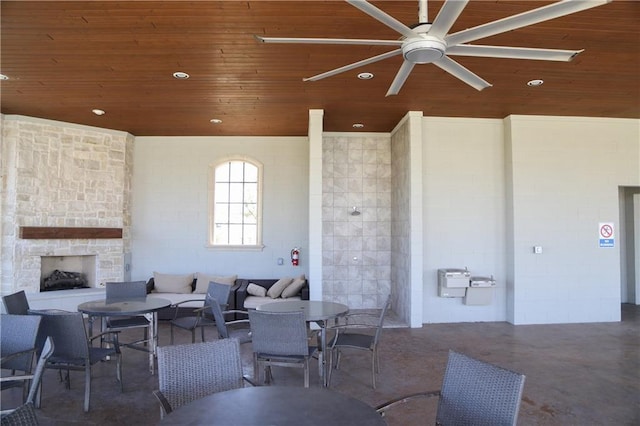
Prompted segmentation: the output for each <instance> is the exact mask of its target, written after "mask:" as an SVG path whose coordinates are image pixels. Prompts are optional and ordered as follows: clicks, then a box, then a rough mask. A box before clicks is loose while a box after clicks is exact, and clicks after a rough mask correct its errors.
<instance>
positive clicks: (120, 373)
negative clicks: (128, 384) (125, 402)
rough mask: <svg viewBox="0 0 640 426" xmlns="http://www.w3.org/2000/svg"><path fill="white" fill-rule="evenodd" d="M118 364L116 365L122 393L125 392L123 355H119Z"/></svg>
mask: <svg viewBox="0 0 640 426" xmlns="http://www.w3.org/2000/svg"><path fill="white" fill-rule="evenodd" d="M116 356H117V357H118V362H117V363H116V379H117V380H118V381H119V382H120V392H124V383H123V380H122V354H117V355H116Z"/></svg>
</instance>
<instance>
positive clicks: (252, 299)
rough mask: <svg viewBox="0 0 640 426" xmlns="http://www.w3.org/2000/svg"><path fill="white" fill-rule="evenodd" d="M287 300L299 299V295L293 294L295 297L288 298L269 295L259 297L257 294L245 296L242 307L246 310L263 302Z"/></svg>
mask: <svg viewBox="0 0 640 426" xmlns="http://www.w3.org/2000/svg"><path fill="white" fill-rule="evenodd" d="M287 300H300V297H298V296H295V297H290V298H288V299H280V298H278V299H272V298H270V297H269V296H266V297H259V296H247V298H246V299H244V309H245V310H248V309H255V308H257V307H258V306H260V305H262V304H264V303H274V302H275V303H278V302H284V301H287Z"/></svg>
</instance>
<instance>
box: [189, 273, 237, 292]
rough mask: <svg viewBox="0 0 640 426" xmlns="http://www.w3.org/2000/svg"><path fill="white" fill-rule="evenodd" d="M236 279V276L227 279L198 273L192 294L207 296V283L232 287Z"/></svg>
mask: <svg viewBox="0 0 640 426" xmlns="http://www.w3.org/2000/svg"><path fill="white" fill-rule="evenodd" d="M236 279H238V276H237V275H229V276H228V277H218V276H215V275H207V274H203V273H202V272H198V279H197V280H196V289H195V290H194V293H199V294H207V289H208V288H209V282H210V281H214V282H217V283H220V284H227V285H234V284H235V283H236Z"/></svg>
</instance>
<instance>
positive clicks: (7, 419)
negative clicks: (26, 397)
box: [0, 402, 40, 426]
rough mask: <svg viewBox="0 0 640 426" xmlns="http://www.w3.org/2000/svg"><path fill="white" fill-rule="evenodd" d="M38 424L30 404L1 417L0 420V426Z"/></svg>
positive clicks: (30, 425)
mask: <svg viewBox="0 0 640 426" xmlns="http://www.w3.org/2000/svg"><path fill="white" fill-rule="evenodd" d="M39 424H40V423H39V422H38V417H37V416H36V410H35V408H34V407H33V404H32V403H30V402H27V403H26V404H23V405H21V406H19V407H18V408H16V409H15V410H13V411H12V412H11V413H9V414H7V415H5V416H2V420H0V425H1V426H38V425H39Z"/></svg>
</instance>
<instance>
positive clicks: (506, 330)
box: [2, 305, 640, 426]
mask: <svg viewBox="0 0 640 426" xmlns="http://www.w3.org/2000/svg"><path fill="white" fill-rule="evenodd" d="M207 336H208V339H215V338H216V334H215V331H214V330H213V329H212V330H209V331H208V334H207ZM123 337H124V336H123ZM176 337H177V339H179V340H178V342H179V343H186V342H188V341H190V337H189V334H188V333H186V332H184V331H182V330H178V331H177V332H176ZM160 344H161V345H167V344H169V327H168V325H167V324H162V325H161V326H160ZM449 349H453V350H456V351H459V352H463V353H466V354H468V355H470V356H473V357H476V358H479V359H482V360H484V361H488V362H491V363H495V364H497V365H500V366H502V367H505V368H508V369H511V370H515V371H519V372H522V373H524V374H526V376H527V379H526V382H525V387H524V397H523V402H522V405H521V408H520V417H519V424H520V425H612V424H615V425H640V306H633V305H623V306H622V322H620V323H592V324H568V325H526V326H513V325H510V324H507V323H502V322H499V323H459V324H427V325H425V326H424V327H423V328H421V329H409V328H389V329H385V331H384V333H383V334H382V342H381V348H380V360H381V373H380V375H379V377H378V388H377V389H376V390H374V389H372V387H371V376H370V374H371V373H370V360H369V358H368V356H367V355H365V354H360V353H357V352H352V353H348V354H346V355H345V356H344V358H343V361H342V366H341V369H340V370H337V371H335V372H334V374H333V382H332V386H331V388H332V390H334V391H336V392H341V393H344V394H348V395H351V396H354V397H356V398H358V399H360V400H362V401H364V402H366V403H368V404H370V405H372V406H375V405H378V404H380V403H382V402H384V401H387V400H389V399H392V398H395V397H398V396H400V395H404V394H408V393H412V392H418V391H423V390H431V389H438V388H439V387H440V384H441V381H442V375H443V373H444V367H445V364H446V361H447V352H448V350H449ZM242 351H243V358H244V367H245V373H246V374H248V375H250V376H252V375H253V371H252V367H251V345H250V344H245V345H243V348H242ZM123 359H124V379H125V384H124V387H125V391H124V393H120V392H119V391H118V388H119V387H118V385H117V384H116V381H115V369H114V365H112V363H110V362H106V363H101V364H99V365H98V366H97V368H95V371H94V374H93V392H92V398H91V411H90V412H89V413H86V414H85V413H84V412H83V411H82V400H83V392H84V382H83V375H82V373H79V372H75V373H74V372H72V373H71V374H72V387H71V389H70V390H66V389H65V388H64V386H63V384H61V383H59V382H58V377H57V372H55V371H47V372H45V376H44V394H43V400H42V408H41V409H40V410H38V416H39V419H40V421H41V424H43V425H69V424H82V425H125V424H126V425H130V424H135V425H152V424H156V423H157V422H158V420H159V418H160V416H159V407H158V404H157V402H156V400H155V398H154V396H153V395H152V394H151V392H152V390H154V389H156V388H157V383H158V382H157V380H158V379H157V376H152V375H150V374H149V371H148V369H147V359H148V358H147V357H146V355H145V354H144V353H142V352H138V351H134V350H131V349H124V353H123ZM316 367H317V363H316V362H315V361H314V362H312V368H316ZM314 372H315V370H314ZM274 376H275V382H274V383H273V384H272V386H281V385H288V386H302V371H301V370H299V369H294V368H286V369H285V368H277V367H274ZM311 386H318V377H317V375H316V374H313V373H312V374H311ZM17 395H18V393H17V392H14V391H5V392H3V394H2V397H3V406H7V405H9V406H11V405H10V404H12V403H13V402H14V400H17V399H18V396H17ZM5 404H6V405H5ZM436 405H437V400H436V399H435V398H434V399H429V400H426V399H425V400H418V401H414V402H412V403H410V404H405V405H404V406H402V407H399V408H396V409H394V410H392V411H391V412H390V413H389V415H388V416H387V418H386V419H387V422H388V423H389V425H403V426H408V425H422V424H433V420H432V419H433V418H434V416H435V409H436ZM248 409H250V408H249V407H248Z"/></svg>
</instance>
